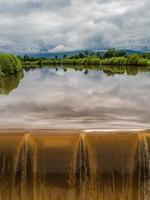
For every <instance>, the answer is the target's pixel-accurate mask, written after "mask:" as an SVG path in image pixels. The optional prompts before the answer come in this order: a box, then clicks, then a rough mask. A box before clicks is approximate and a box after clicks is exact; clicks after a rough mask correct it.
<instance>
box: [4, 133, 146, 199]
mask: <svg viewBox="0 0 150 200" xmlns="http://www.w3.org/2000/svg"><path fill="white" fill-rule="evenodd" d="M110 199H111V200H149V199H150V132H144V131H143V132H134V133H133V132H117V133H115V132H114V133H110V132H107V134H106V133H104V132H97V133H95V132H91V133H90V134H89V133H88V134H87V133H85V132H83V131H82V132H79V131H76V132H71V131H70V132H69V131H66V132H63V133H61V132H60V131H59V132H58V131H44V130H39V131H36V132H35V131H33V132H30V133H29V132H24V133H23V132H21V131H20V132H18V133H16V132H9V131H7V132H1V134H0V200H110Z"/></svg>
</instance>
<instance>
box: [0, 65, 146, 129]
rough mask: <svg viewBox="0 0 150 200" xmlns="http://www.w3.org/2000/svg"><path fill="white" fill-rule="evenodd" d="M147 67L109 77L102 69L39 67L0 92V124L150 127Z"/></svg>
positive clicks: (2, 125)
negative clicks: (4, 92) (6, 91)
mask: <svg viewBox="0 0 150 200" xmlns="http://www.w3.org/2000/svg"><path fill="white" fill-rule="evenodd" d="M149 88H150V82H149V73H142V74H139V75H137V76H135V77H131V76H128V75H126V74H124V75H116V76H114V77H108V76H106V74H104V73H103V72H102V71H101V72H100V71H89V73H88V74H87V75H85V74H84V72H76V71H74V70H72V69H70V70H67V72H64V70H63V69H59V70H58V71H55V69H48V68H44V69H38V70H34V71H30V72H25V75H24V79H23V80H22V81H21V83H20V85H19V87H18V88H17V89H16V90H15V91H13V92H12V93H11V94H10V95H9V96H2V95H1V96H0V113H1V116H0V126H1V127H5V128H8V127H14V128H16V127H22V128H23V127H25V128H32V127H39V128H83V129H87V128H88V129H89V128H100V129H109V128H110V129H111V128H114V129H122V128H123V129H128V128H150V120H149V119H150V111H149V108H150V101H149V99H150V93H149Z"/></svg>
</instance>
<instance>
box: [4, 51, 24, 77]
mask: <svg viewBox="0 0 150 200" xmlns="http://www.w3.org/2000/svg"><path fill="white" fill-rule="evenodd" d="M20 71H22V63H21V61H20V59H18V58H17V57H16V56H14V55H11V54H0V78H1V77H3V76H7V75H13V74H17V73H19V72H20Z"/></svg>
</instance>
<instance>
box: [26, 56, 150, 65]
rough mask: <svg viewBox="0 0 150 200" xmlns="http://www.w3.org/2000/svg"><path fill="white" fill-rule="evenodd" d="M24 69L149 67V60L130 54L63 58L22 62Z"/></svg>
mask: <svg viewBox="0 0 150 200" xmlns="http://www.w3.org/2000/svg"><path fill="white" fill-rule="evenodd" d="M23 65H24V67H25V68H28V67H33V68H34V67H36V66H37V65H40V66H43V65H97V66H100V65H109V66H110V65H112V66H123V65H125V66H150V59H148V58H144V57H143V56H142V55H136V54H132V55H129V56H126V57H124V56H121V57H111V58H99V57H83V58H74V57H69V58H63V59H35V60H27V61H23Z"/></svg>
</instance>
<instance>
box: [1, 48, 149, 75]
mask: <svg viewBox="0 0 150 200" xmlns="http://www.w3.org/2000/svg"><path fill="white" fill-rule="evenodd" d="M58 65H59V66H61V65H63V66H65V68H67V67H69V68H70V67H72V68H74V69H75V70H83V69H85V70H86V72H85V73H87V70H88V69H99V70H103V71H104V72H106V73H107V72H108V74H111V73H124V72H125V71H127V73H128V71H130V72H131V71H132V74H136V73H137V71H139V70H140V71H150V53H144V54H127V53H126V52H125V51H120V50H116V49H109V50H108V51H106V52H95V51H84V52H80V53H78V54H77V55H74V56H66V55H64V56H63V57H62V58H58V57H57V56H55V58H34V57H31V56H28V55H25V56H24V57H21V56H17V57H16V56H14V55H11V54H0V78H2V77H3V76H5V77H6V76H8V75H14V74H17V73H19V72H23V69H25V70H28V69H33V68H39V67H43V66H58ZM141 66H142V67H141ZM131 67H132V69H131ZM137 68H138V69H137ZM139 68H140V69H139Z"/></svg>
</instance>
